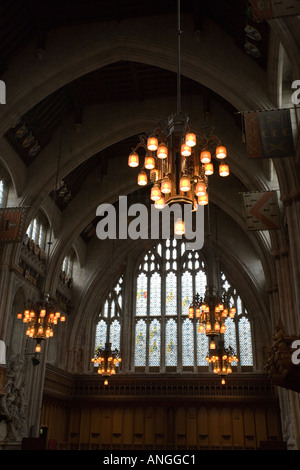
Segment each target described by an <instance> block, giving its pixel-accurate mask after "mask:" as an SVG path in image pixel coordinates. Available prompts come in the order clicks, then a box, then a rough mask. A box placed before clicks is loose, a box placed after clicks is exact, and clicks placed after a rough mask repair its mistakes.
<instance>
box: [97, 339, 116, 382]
mask: <svg viewBox="0 0 300 470" xmlns="http://www.w3.org/2000/svg"><path fill="white" fill-rule="evenodd" d="M91 361H92V362H93V363H94V364H95V366H96V367H98V371H97V372H98V374H100V375H102V376H104V377H110V376H112V375H115V374H116V373H117V372H118V368H119V365H120V363H121V361H122V359H121V357H120V353H119V350H118V349H114V350H113V351H112V350H111V343H106V344H105V348H101V347H100V346H98V347H97V348H96V350H95V354H94V357H92V359H91Z"/></svg>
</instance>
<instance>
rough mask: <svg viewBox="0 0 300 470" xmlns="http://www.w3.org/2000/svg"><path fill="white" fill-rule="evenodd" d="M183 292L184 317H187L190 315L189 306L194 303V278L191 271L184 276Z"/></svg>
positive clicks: (182, 282)
mask: <svg viewBox="0 0 300 470" xmlns="http://www.w3.org/2000/svg"><path fill="white" fill-rule="evenodd" d="M181 292H182V294H181V299H182V315H187V314H188V313H189V306H190V305H191V303H192V301H193V278H192V274H191V273H190V272H189V271H185V272H184V273H183V274H182V281H181Z"/></svg>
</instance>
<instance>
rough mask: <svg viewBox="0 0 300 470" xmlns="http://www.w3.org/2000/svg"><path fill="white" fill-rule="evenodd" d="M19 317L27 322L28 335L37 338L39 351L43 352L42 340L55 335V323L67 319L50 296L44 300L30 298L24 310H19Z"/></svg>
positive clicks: (37, 350)
mask: <svg viewBox="0 0 300 470" xmlns="http://www.w3.org/2000/svg"><path fill="white" fill-rule="evenodd" d="M17 318H19V319H23V323H26V324H27V329H26V335H27V336H28V337H29V338H33V339H35V340H36V348H35V352H37V353H38V352H41V342H42V341H43V340H45V339H48V338H52V337H53V335H54V327H55V325H57V324H58V322H59V321H60V322H65V321H66V317H65V314H64V313H63V312H62V311H61V310H60V308H59V307H58V305H57V303H55V302H53V301H52V300H51V299H50V298H49V297H46V298H45V300H44V301H32V300H29V301H28V302H27V304H26V306H25V309H24V312H23V313H21V312H19V313H18V315H17Z"/></svg>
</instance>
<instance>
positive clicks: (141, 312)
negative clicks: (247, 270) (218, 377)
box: [134, 239, 253, 372]
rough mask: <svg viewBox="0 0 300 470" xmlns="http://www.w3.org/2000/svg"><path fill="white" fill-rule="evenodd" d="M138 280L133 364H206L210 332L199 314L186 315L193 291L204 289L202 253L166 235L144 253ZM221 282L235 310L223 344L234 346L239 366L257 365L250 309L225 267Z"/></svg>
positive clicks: (166, 367) (173, 367) (174, 367)
mask: <svg viewBox="0 0 300 470" xmlns="http://www.w3.org/2000/svg"><path fill="white" fill-rule="evenodd" d="M135 282H136V297H135V322H134V341H135V342H134V366H135V370H136V371H142V370H144V371H147V370H149V371H152V370H153V371H174V372H175V371H177V372H178V371H181V370H189V371H199V370H208V366H207V362H206V359H205V358H206V355H207V353H208V347H209V343H208V338H207V336H206V335H205V333H203V332H200V331H199V330H198V325H197V321H196V319H190V318H189V317H188V309H189V306H190V304H191V302H192V299H193V296H194V295H195V294H196V293H198V294H199V295H200V296H204V295H205V291H206V284H207V278H206V266H205V264H204V261H203V259H202V257H201V253H200V252H197V251H186V250H185V244H184V242H182V241H181V240H176V239H174V240H165V241H162V242H160V243H158V244H156V245H155V246H154V247H153V248H152V249H151V250H148V251H147V253H146V254H145V255H144V256H143V258H142V259H141V262H140V264H139V267H138V270H137V273H136V278H135ZM221 284H222V285H221V288H222V290H223V291H224V292H226V293H227V294H228V295H229V297H230V300H231V303H232V304H233V305H234V306H235V307H236V310H237V314H236V316H235V318H234V319H231V318H228V319H227V320H226V333H225V336H224V341H225V346H229V345H230V346H232V347H233V348H234V349H235V351H236V352H237V353H238V355H239V356H240V365H241V366H253V356H252V339H251V323H250V320H249V318H248V314H247V311H246V309H245V307H244V304H243V301H242V299H241V298H240V296H239V295H238V294H237V292H236V290H235V289H234V288H233V287H232V286H231V284H230V283H229V282H228V280H227V278H226V276H225V275H224V273H221ZM233 365H235V364H233ZM204 368H205V369H204Z"/></svg>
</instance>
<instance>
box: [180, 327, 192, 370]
mask: <svg viewBox="0 0 300 470" xmlns="http://www.w3.org/2000/svg"><path fill="white" fill-rule="evenodd" d="M182 365H183V366H193V365H194V325H193V322H192V321H191V320H189V319H188V318H186V319H185V320H184V322H183V324H182Z"/></svg>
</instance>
